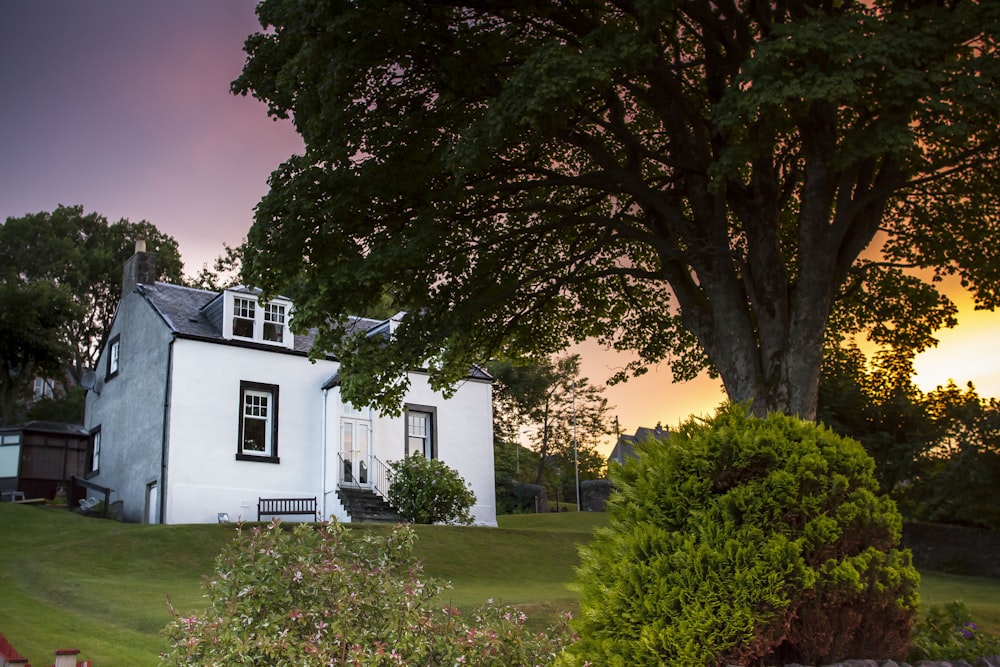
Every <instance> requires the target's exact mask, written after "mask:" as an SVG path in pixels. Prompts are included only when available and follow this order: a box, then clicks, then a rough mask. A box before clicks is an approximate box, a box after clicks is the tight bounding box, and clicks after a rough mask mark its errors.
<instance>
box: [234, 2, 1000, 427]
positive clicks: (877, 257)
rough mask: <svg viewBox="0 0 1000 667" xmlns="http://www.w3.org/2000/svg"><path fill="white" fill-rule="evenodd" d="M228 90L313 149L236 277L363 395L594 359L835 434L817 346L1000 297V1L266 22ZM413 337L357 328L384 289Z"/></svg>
mask: <svg viewBox="0 0 1000 667" xmlns="http://www.w3.org/2000/svg"><path fill="white" fill-rule="evenodd" d="M257 13H258V16H259V18H260V22H261V25H262V27H263V28H264V30H262V31H261V32H259V33H256V34H254V35H251V36H250V37H249V38H248V40H247V42H246V45H245V50H246V52H247V54H248V57H247V61H246V63H245V66H244V69H243V72H242V74H241V76H240V77H239V78H237V79H236V81H234V82H233V86H232V88H233V91H234V92H236V93H240V94H250V95H253V96H255V97H257V98H259V99H261V100H263V101H264V102H265V103H266V104H267V106H268V110H269V113H270V114H271V115H273V116H275V117H279V118H288V117H291V118H292V119H293V120H294V123H295V126H296V128H297V131H298V132H299V133H300V134H301V135H302V137H303V139H304V142H305V151H304V154H302V155H293V156H291V157H290V158H289V159H288V160H287V161H286V162H285V163H283V164H282V165H280V166H279V167H278V168H277V169H276V170H275V171H274V172H273V173H272V175H271V178H270V191H269V193H268V194H267V195H266V196H265V197H264V198H263V200H262V201H261V202H260V204H259V205H258V207H257V210H256V221H255V224H254V226H253V228H252V229H251V231H250V234H249V236H248V243H249V246H250V247H251V248H252V249H253V251H252V252H250V253H247V256H246V263H245V266H244V271H245V276H246V279H247V280H248V281H249V282H252V283H254V284H258V285H260V286H262V287H263V288H265V289H266V290H268V291H271V292H275V291H279V290H282V289H286V288H287V286H289V285H295V286H297V287H298V288H299V294H300V295H301V296H300V297H299V298H298V299H297V301H296V322H297V324H296V326H299V327H319V328H320V329H321V333H320V336H319V337H318V338H317V343H318V346H317V348H316V349H317V351H319V350H330V351H333V352H334V353H336V354H338V355H340V357H341V359H342V361H343V367H342V372H343V377H344V385H343V391H344V395H345V396H346V397H348V398H350V399H351V400H352V401H355V402H361V403H368V402H370V401H372V400H374V401H375V402H376V403H377V404H379V405H382V406H388V407H391V406H394V405H398V402H399V399H400V396H401V392H402V390H403V387H404V386H405V379H403V378H404V377H405V376H404V374H403V372H404V371H405V370H406V369H408V368H411V367H413V366H415V365H421V366H423V365H427V366H429V368H430V370H431V372H432V377H433V379H434V382H435V383H436V386H438V387H445V386H447V385H448V384H449V383H450V382H454V381H456V380H457V379H459V378H460V377H462V376H463V375H464V374H465V373H466V371H467V369H468V364H469V362H470V361H476V360H482V359H485V358H489V357H490V356H493V355H505V356H507V357H510V358H514V357H518V356H535V357H539V356H541V355H546V354H549V353H551V352H553V351H556V350H559V349H561V348H563V347H564V346H565V345H566V344H567V343H569V342H572V341H580V340H583V339H585V338H588V337H593V338H596V339H598V340H600V341H602V342H604V343H605V344H607V345H610V346H613V347H615V348H617V349H620V350H628V351H633V352H634V353H635V355H636V358H635V361H634V363H633V364H632V365H631V367H630V368H628V369H626V370H625V371H623V373H622V375H623V376H624V375H626V374H628V373H629V372H635V373H641V372H642V371H643V369H644V368H645V367H646V366H647V365H649V364H653V363H657V362H661V361H666V362H668V363H669V364H670V365H671V367H672V371H673V374H674V376H675V378H678V379H681V380H683V379H688V378H691V377H693V376H694V375H696V374H697V373H699V372H701V371H703V370H706V369H707V370H709V371H710V372H713V373H718V375H719V376H721V378H722V381H723V383H724V385H725V388H726V391H727V393H728V395H729V397H730V398H731V399H732V400H734V401H745V400H753V405H754V411H755V412H758V413H763V412H766V411H771V410H779V411H784V412H789V413H793V414H798V415H801V416H804V417H808V418H812V417H814V416H815V412H816V404H817V392H818V384H819V376H820V361H821V358H822V350H823V345H824V341H825V340H827V339H828V337H830V336H831V335H832V336H834V337H836V336H837V335H842V334H844V333H845V332H857V331H866V332H867V333H868V334H869V335H870V336H871V337H872V339H873V340H874V341H875V342H876V343H879V344H883V345H888V346H893V347H895V348H897V349H899V350H900V351H902V352H903V353H904V354H910V355H912V354H914V353H915V352H916V351H919V350H920V349H923V348H924V347H926V346H927V345H930V344H933V342H934V341H933V337H932V334H933V331H934V330H935V329H936V328H937V327H939V326H941V325H943V324H951V323H953V322H954V312H955V310H954V306H953V304H952V303H951V302H950V301H949V300H948V299H946V298H945V297H944V296H942V295H940V294H939V293H938V292H937V290H936V289H935V285H934V284H933V282H924V281H922V280H921V279H919V278H917V277H914V275H915V274H913V273H912V272H911V270H913V269H924V270H925V274H927V275H930V276H931V278H932V280H933V278H935V277H938V276H941V275H944V274H950V273H958V274H959V275H960V277H961V280H962V283H963V284H964V285H965V286H966V287H967V288H969V289H970V290H972V291H973V293H974V294H975V297H976V299H977V304H978V305H980V306H982V307H989V308H992V307H994V306H996V305H997V303H998V302H1000V279H998V278H1000V261H997V253H998V252H1000V250H998V249H1000V215H998V205H1000V202H998V198H997V197H996V194H995V193H996V192H997V191H1000V188H998V187H997V186H998V185H1000V182H998V181H1000V178H998V175H1000V174H998V169H1000V167H998V165H1000V161H998V157H1000V155H998V151H1000V129H998V123H997V119H998V118H1000V85H998V83H1000V81H998V76H1000V57H998V53H997V35H998V34H1000V3H996V2H991V1H988V0H941V1H939V2H927V1H926V0H872V1H870V2H859V1H856V0H839V1H836V2H833V1H830V0H785V1H782V2H765V1H760V0H726V1H722V2H720V1H718V0H664V1H662V2H635V3H633V2H618V1H611V0H541V1H536V0H531V1H528V0H509V1H507V2H480V1H478V0H468V1H460V2H452V1H449V0H444V1H439V0H434V1H433V2H431V1H429V0H404V1H401V2H400V1H395V0H394V1H393V2H388V1H386V0H372V1H371V2H350V1H348V0H339V1H334V2H328V1H327V0H308V1H300V0H295V1H292V0H264V1H263V2H261V3H260V4H259V5H258V8H257ZM386 291H389V292H391V293H393V294H395V295H398V296H399V298H400V300H401V302H403V303H406V304H407V305H408V306H409V308H410V316H409V317H408V318H407V319H406V320H405V321H404V322H403V323H402V325H401V326H400V328H399V329H398V331H397V333H396V336H395V338H394V339H393V340H392V341H390V342H388V343H387V342H386V341H384V340H381V339H378V340H375V339H371V338H365V337H363V336H350V335H348V331H349V330H348V327H347V324H346V320H345V319H344V316H345V315H347V314H351V313H357V312H366V311H367V310H369V309H370V307H371V306H372V304H373V303H375V302H376V301H377V300H378V299H379V298H380V297H381V296H382V295H383V294H385V293H386Z"/></svg>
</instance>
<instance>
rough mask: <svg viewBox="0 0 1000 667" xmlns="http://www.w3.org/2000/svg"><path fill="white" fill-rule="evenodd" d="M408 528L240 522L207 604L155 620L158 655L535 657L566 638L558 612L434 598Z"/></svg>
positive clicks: (487, 661)
mask: <svg viewBox="0 0 1000 667" xmlns="http://www.w3.org/2000/svg"><path fill="white" fill-rule="evenodd" d="M413 541H414V533H413V531H412V530H411V529H409V528H406V527H397V528H396V529H394V530H393V531H392V533H390V534H388V535H379V534H373V533H369V532H368V531H364V530H348V529H346V528H344V527H343V526H342V525H340V524H337V523H332V524H322V525H319V526H314V525H308V524H298V525H296V527H295V528H294V529H291V530H289V529H286V528H284V527H283V526H282V525H280V524H279V523H277V522H276V523H272V524H270V525H269V526H266V527H259V526H258V527H254V528H252V529H250V530H249V531H245V530H243V529H242V528H241V529H240V531H239V533H238V535H237V537H236V539H234V540H233V541H232V542H231V543H230V544H229V545H227V546H226V547H225V549H224V550H223V552H222V553H221V554H220V555H219V557H218V559H217V561H216V570H215V575H214V577H213V578H212V579H211V580H210V581H209V582H208V583H207V584H206V590H207V597H208V599H209V605H208V609H207V610H206V611H205V612H204V613H203V614H194V615H190V616H181V615H180V614H178V613H177V612H176V611H175V610H173V608H171V612H172V613H173V614H174V620H173V621H172V622H171V623H170V624H169V625H168V626H167V628H166V630H165V634H166V637H167V639H168V644H169V649H168V650H167V651H166V652H165V653H164V654H162V655H161V663H162V664H163V665H175V666H176V665H199V666H212V665H220V666H221V665H269V666H270V665H274V666H283V665H284V666H289V667H290V666H293V665H294V666H295V667H312V666H314V665H315V666H319V665H324V666H325V665H365V666H370V667H377V666H383V665H456V664H470V665H483V666H490V665H496V666H503V667H509V666H510V665H542V664H548V663H550V662H552V661H553V659H554V658H555V656H556V655H557V654H558V653H559V652H560V651H561V650H562V648H563V646H565V644H566V643H567V642H568V640H569V636H570V635H569V631H568V628H567V623H562V624H560V625H559V626H558V627H555V628H550V629H549V630H547V631H546V632H545V633H541V634H537V635H535V634H532V633H530V632H528V631H526V630H525V627H524V621H525V617H524V615H523V614H521V613H520V612H518V611H517V610H514V609H511V608H507V607H501V606H497V605H495V604H493V603H492V602H489V603H487V604H486V605H485V606H484V607H482V608H481V609H480V610H478V611H477V612H476V613H475V614H472V615H469V616H468V617H467V616H466V615H465V614H463V613H462V612H461V611H459V610H457V609H455V608H453V607H449V606H442V605H441V604H440V603H439V602H437V599H438V595H439V593H440V592H441V591H442V590H444V588H445V586H444V585H442V584H441V583H438V582H436V581H434V580H432V579H428V578H425V577H424V576H423V572H422V568H421V566H420V564H419V563H418V562H417V561H416V559H415V558H414V556H413V553H412V546H413Z"/></svg>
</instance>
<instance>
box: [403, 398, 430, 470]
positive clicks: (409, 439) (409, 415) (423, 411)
mask: <svg viewBox="0 0 1000 667" xmlns="http://www.w3.org/2000/svg"><path fill="white" fill-rule="evenodd" d="M405 408H406V409H405V412H404V413H403V428H404V431H405V435H404V437H405V445H404V446H405V450H404V451H405V454H406V456H411V455H413V454H420V455H421V456H423V457H425V458H429V459H436V458H438V443H437V430H438V424H437V408H435V407H433V406H429V405H410V404H407V405H406V406H405ZM417 419H419V420H421V422H422V425H423V427H424V432H423V433H419V432H414V431H413V429H412V426H415V425H416V422H415V421H414V420H417ZM417 443H419V447H416V446H411V445H415V444H417Z"/></svg>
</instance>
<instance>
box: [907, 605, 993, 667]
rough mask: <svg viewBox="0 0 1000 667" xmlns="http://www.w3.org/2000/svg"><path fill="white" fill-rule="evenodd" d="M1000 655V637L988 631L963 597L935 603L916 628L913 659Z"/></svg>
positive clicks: (976, 658) (975, 657) (915, 660)
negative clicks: (938, 603)
mask: <svg viewBox="0 0 1000 667" xmlns="http://www.w3.org/2000/svg"><path fill="white" fill-rule="evenodd" d="M995 655H1000V637H997V636H994V635H991V634H989V633H987V632H984V631H983V630H981V629H980V628H979V626H978V625H977V624H976V623H975V622H974V621H973V620H972V614H971V613H970V612H969V609H968V608H967V607H966V606H965V604H963V603H962V602H961V601H959V600H955V601H954V602H949V603H947V604H944V605H931V607H930V609H928V610H927V613H926V614H924V615H923V617H922V618H921V619H920V621H918V622H917V624H916V625H915V626H914V627H913V643H912V647H911V648H910V655H909V660H910V661H912V662H918V661H920V660H952V661H954V660H967V661H969V662H974V661H975V660H978V659H979V658H984V657H992V656H995Z"/></svg>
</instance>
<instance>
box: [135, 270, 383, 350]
mask: <svg viewBox="0 0 1000 667" xmlns="http://www.w3.org/2000/svg"><path fill="white" fill-rule="evenodd" d="M137 290H138V291H139V293H140V294H142V296H143V297H145V299H146V301H148V302H149V303H150V305H152V306H153V308H155V309H156V311H157V312H158V313H159V314H160V316H161V317H163V320H164V321H165V322H166V323H167V326H169V327H170V328H171V330H172V331H174V332H175V333H177V334H180V335H181V336H185V337H190V338H199V339H202V340H208V341H216V342H219V343H227V344H233V345H244V346H250V347H257V345H255V344H253V343H245V342H243V341H239V342H234V341H230V340H226V339H225V338H223V337H222V330H221V329H220V328H219V327H218V326H216V325H215V324H214V323H213V322H212V321H211V320H210V319H209V318H208V317H207V316H206V313H205V309H206V307H207V306H208V305H209V304H210V303H212V302H213V301H215V299H218V298H221V297H222V292H212V291H210V290H203V289H196V288H194V287H183V286H181V285H172V284H170V283H163V282H156V283H155V284H153V285H139V286H138V287H137ZM235 290H236V291H241V292H247V293H250V294H259V293H260V290H251V289H247V288H245V287H238V288H235ZM380 323H381V320H373V319H370V318H366V317H354V318H351V324H352V325H353V326H352V330H355V329H356V328H361V330H363V331H367V330H368V329H370V328H372V327H374V326H376V325H378V324H380ZM315 337H316V332H315V331H310V332H309V333H308V334H306V335H296V336H295V337H294V341H293V345H294V349H295V351H296V352H301V353H303V354H308V352H309V350H311V349H312V345H313V340H314V338H315ZM262 347H264V349H269V350H272V351H280V348H274V347H272V346H262Z"/></svg>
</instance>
